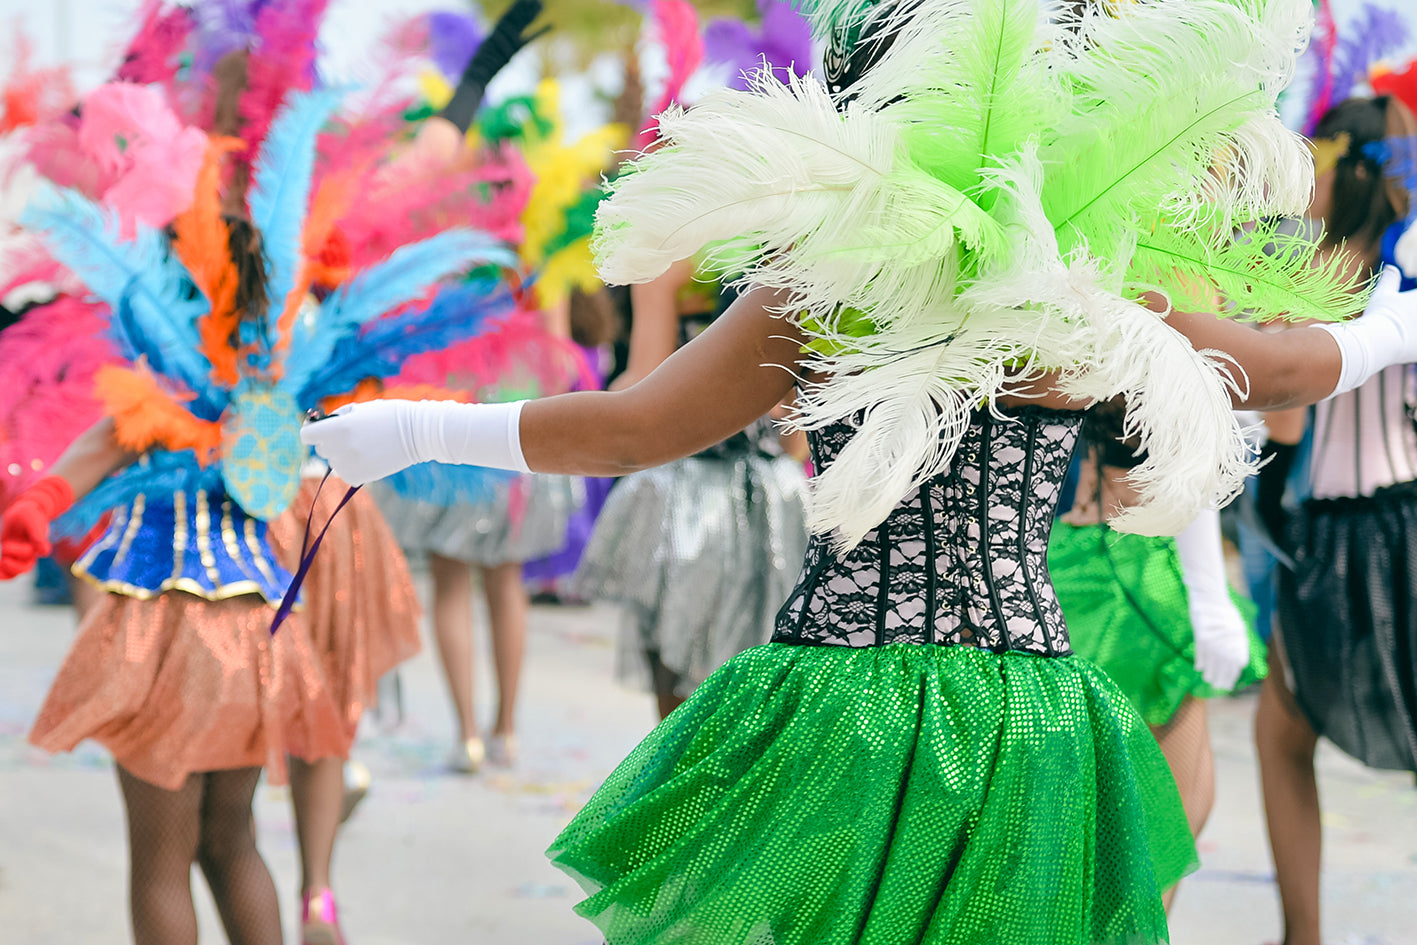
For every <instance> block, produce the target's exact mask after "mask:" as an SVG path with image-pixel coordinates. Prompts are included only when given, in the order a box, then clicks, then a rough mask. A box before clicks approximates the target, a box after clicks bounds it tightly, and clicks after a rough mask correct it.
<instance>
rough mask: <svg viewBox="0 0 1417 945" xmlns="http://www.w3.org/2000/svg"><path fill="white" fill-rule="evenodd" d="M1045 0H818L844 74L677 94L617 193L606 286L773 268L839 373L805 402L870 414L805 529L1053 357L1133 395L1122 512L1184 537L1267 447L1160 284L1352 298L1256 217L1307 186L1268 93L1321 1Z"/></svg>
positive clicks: (941, 442)
mask: <svg viewBox="0 0 1417 945" xmlns="http://www.w3.org/2000/svg"><path fill="white" fill-rule="evenodd" d="M1054 12H1055V11H1053V10H1052V9H1051V8H1042V7H1040V6H1039V4H1038V3H1037V2H1036V0H972V2H964V0H911V2H902V3H895V4H880V5H876V4H871V3H863V2H856V0H850V2H837V3H822V4H819V5H817V6H816V7H815V8H814V9H812V10H811V11H810V15H811V19H812V22H813V24H814V28H815V29H816V30H818V31H819V32H820V33H821V34H822V35H823V37H824V38H825V39H826V40H827V41H828V43H829V44H831V46H832V47H833V48H832V49H830V50H829V51H828V57H827V61H828V73H829V74H828V75H827V76H826V82H823V81H820V80H818V79H815V78H794V79H792V80H791V81H790V82H789V83H787V84H786V85H784V84H783V83H782V82H781V81H779V80H778V79H777V78H774V77H770V76H765V75H759V76H758V77H756V78H755V79H754V80H753V81H752V83H751V85H750V88H749V90H748V91H746V92H744V91H738V90H731V89H730V90H722V91H716V92H712V93H710V94H708V95H706V96H704V97H703V99H701V100H700V102H699V103H698V104H697V105H696V106H695V107H694V109H692V110H691V111H689V112H687V113H685V112H681V111H680V110H678V109H671V110H670V111H669V112H667V113H666V114H664V115H663V116H661V131H662V134H663V138H664V141H665V145H666V146H665V147H663V148H661V149H659V150H657V151H655V152H654V153H651V154H648V155H646V156H644V157H642V158H640V159H639V160H638V161H636V162H635V164H634V165H633V169H632V172H631V173H628V174H626V175H625V176H623V177H621V178H620V179H619V180H618V181H617V182H616V183H615V184H614V185H613V187H614V194H613V196H612V197H611V198H610V199H609V200H608V201H607V202H605V203H603V204H602V205H601V209H600V212H599V215H598V217H597V235H596V251H597V254H598V257H599V260H600V264H601V274H602V276H603V277H604V278H605V280H606V281H607V282H612V283H632V282H643V281H646V280H649V279H652V278H654V277H655V276H657V275H658V274H660V273H661V272H663V271H664V269H665V268H666V267H668V266H669V265H670V264H671V263H672V262H674V261H675V260H679V259H684V258H688V257H691V256H694V255H695V254H696V253H698V252H700V250H701V249H703V248H704V247H708V248H707V250H706V251H705V253H706V257H701V258H706V259H707V260H708V265H709V266H710V267H712V268H716V269H718V270H719V271H721V272H730V273H731V272H741V273H744V275H743V276H742V278H741V283H742V285H743V286H745V287H747V288H753V287H765V288H769V289H775V290H779V291H781V292H783V293H784V301H783V303H782V307H783V311H784V313H788V315H789V317H792V318H793V319H794V320H795V321H796V322H797V324H798V326H799V327H800V329H801V330H802V331H803V333H805V334H806V335H807V337H808V339H809V341H810V344H809V345H808V352H807V355H808V364H807V367H808V368H809V369H810V370H811V371H813V372H815V373H816V374H818V375H819V376H821V377H823V378H824V380H823V381H822V382H821V383H819V384H811V385H807V386H806V387H805V388H804V389H803V390H802V391H801V396H800V398H799V410H800V420H799V421H798V422H799V423H800V424H801V425H802V426H804V427H807V428H814V427H823V426H826V425H828V424H834V423H840V422H847V423H850V424H852V425H853V426H854V427H855V428H856V435H855V436H854V437H853V438H852V440H851V441H850V442H849V443H848V445H847V446H846V448H845V449H844V450H843V451H842V452H841V454H840V455H839V456H838V457H837V459H836V461H835V462H834V463H833V464H832V465H831V466H830V467H829V468H828V469H826V470H825V472H823V473H822V474H821V475H819V476H818V477H817V478H816V480H815V483H814V489H813V499H812V504H811V519H810V521H811V526H812V528H813V529H814V530H815V531H817V532H819V533H833V534H834V535H835V540H836V543H837V545H838V547H842V548H849V547H851V546H854V545H855V544H856V543H857V542H859V541H860V540H861V538H862V537H863V536H864V535H865V534H866V533H867V532H868V531H869V530H870V529H871V528H873V527H874V526H875V525H877V524H878V523H879V522H880V521H882V520H883V519H884V518H885V516H886V515H887V514H888V513H889V512H890V510H891V509H892V508H893V507H894V506H895V504H896V503H897V502H898V501H899V500H900V498H901V497H902V496H904V495H905V494H907V493H908V492H909V491H910V490H911V489H912V488H914V487H916V486H918V485H919V484H921V483H923V482H924V481H926V480H927V479H929V478H930V477H932V476H934V475H937V474H939V473H940V472H942V471H944V470H945V469H947V468H948V467H949V465H950V463H951V461H952V458H953V455H954V451H955V449H956V447H957V445H958V443H959V441H960V438H961V436H962V435H963V433H964V430H965V429H966V427H967V424H968V422H969V416H970V413H971V411H973V410H975V409H977V408H978V407H980V406H981V405H984V406H990V405H992V404H993V403H994V401H995V400H996V399H997V398H998V397H1000V396H1003V395H1005V394H1008V393H1010V392H1011V391H1017V390H1021V389H1024V387H1025V385H1026V383H1027V382H1028V381H1030V380H1031V379H1034V378H1036V377H1038V376H1039V374H1040V373H1041V372H1044V371H1055V372H1058V373H1059V380H1058V381H1057V386H1058V387H1059V389H1061V390H1062V391H1063V392H1064V393H1066V394H1068V395H1071V396H1073V397H1076V398H1078V399H1080V400H1100V399H1106V398H1111V397H1114V396H1117V395H1124V396H1125V398H1126V400H1127V403H1128V414H1127V421H1126V430H1127V433H1128V435H1137V436H1139V437H1140V440H1141V443H1142V446H1143V447H1144V449H1145V450H1146V452H1147V455H1148V459H1147V461H1146V462H1145V463H1143V464H1142V465H1141V466H1140V467H1138V468H1137V469H1136V470H1134V471H1133V472H1132V481H1133V482H1134V483H1135V484H1136V485H1137V486H1138V488H1139V490H1140V492H1141V495H1142V497H1143V500H1144V501H1143V503H1142V504H1141V505H1140V506H1138V507H1136V508H1133V509H1130V510H1128V511H1127V512H1126V513H1124V515H1123V516H1122V518H1120V519H1119V520H1118V522H1117V525H1118V527H1120V528H1123V529H1126V530H1129V531H1136V532H1143V533H1150V534H1164V533H1174V532H1175V531H1177V530H1179V529H1180V528H1181V527H1183V526H1184V525H1185V524H1186V523H1187V522H1189V521H1190V519H1191V518H1192V517H1193V516H1194V514H1195V513H1196V511H1197V510H1198V509H1200V508H1201V507H1203V506H1206V505H1211V504H1215V503H1219V502H1224V501H1226V500H1227V499H1228V498H1230V497H1231V496H1233V495H1234V494H1235V492H1236V491H1237V490H1238V489H1239V488H1240V485H1241V483H1242V482H1243V480H1244V478H1245V476H1246V475H1247V474H1249V473H1250V472H1251V471H1253V469H1254V468H1255V467H1254V463H1253V460H1252V454H1251V452H1250V449H1249V447H1248V446H1247V445H1246V444H1245V440H1244V438H1243V436H1242V435H1241V432H1240V430H1239V429H1238V427H1237V425H1236V422H1235V420H1234V418H1233V416H1232V413H1231V409H1230V389H1231V388H1232V387H1236V386H1241V385H1243V383H1244V379H1243V378H1242V377H1239V376H1235V375H1234V374H1232V373H1229V372H1227V371H1226V369H1225V366H1224V364H1223V363H1221V361H1220V360H1218V358H1217V357H1215V356H1212V355H1207V354H1206V353H1203V352H1197V351H1195V350H1193V349H1192V348H1191V346H1190V344H1189V343H1188V342H1187V340H1186V339H1185V338H1184V337H1183V336H1182V335H1180V334H1179V333H1178V332H1176V331H1175V330H1174V329H1172V328H1170V327H1168V326H1167V324H1166V322H1165V319H1164V317H1163V316H1162V315H1160V314H1157V313H1155V312H1153V311H1151V310H1149V309H1148V308H1147V307H1145V306H1144V305H1143V304H1142V303H1141V301H1140V300H1139V299H1140V295H1141V293H1142V291H1143V290H1145V289H1154V290H1157V291H1159V292H1161V293H1164V295H1165V296H1166V297H1168V298H1169V299H1170V300H1171V302H1172V304H1174V305H1177V306H1183V307H1188V308H1191V309H1193V310H1211V311H1214V310H1216V309H1218V308H1222V307H1223V308H1224V309H1225V311H1226V313H1228V314H1232V315H1240V314H1245V315H1253V316H1260V315H1263V316H1273V315H1276V314H1279V313H1287V314H1292V315H1294V316H1298V317H1313V318H1335V317H1339V316H1341V315H1342V314H1345V313H1347V312H1350V311H1353V310H1355V309H1357V308H1360V307H1361V305H1362V300H1361V298H1358V297H1355V296H1354V295H1353V294H1351V293H1352V291H1353V290H1354V289H1355V288H1356V287H1355V286H1354V285H1352V284H1349V283H1345V282H1344V280H1343V279H1342V278H1341V277H1340V276H1339V274H1338V273H1337V272H1336V271H1335V270H1334V268H1333V267H1327V268H1326V267H1323V266H1319V267H1315V266H1313V265H1311V263H1312V262H1313V258H1314V254H1315V249H1316V248H1315V247H1313V246H1311V245H1307V244H1305V243H1303V242H1302V241H1300V240H1299V239H1297V238H1294V237H1288V236H1285V235H1283V234H1282V233H1281V232H1279V231H1278V230H1277V227H1276V226H1275V225H1274V224H1272V223H1268V222H1266V221H1268V220H1270V219H1271V218H1272V217H1274V216H1275V215H1279V214H1297V213H1300V212H1302V211H1303V210H1304V208H1305V207H1306V206H1307V204H1308V200H1309V191H1310V188H1311V187H1312V164H1311V160H1310V158H1309V154H1308V151H1307V149H1306V148H1305V146H1304V144H1303V142H1302V141H1301V140H1300V139H1299V138H1298V137H1297V136H1296V135H1294V134H1293V133H1292V132H1289V131H1287V130H1285V129H1284V127H1283V126H1282V125H1281V124H1280V121H1279V117H1278V115H1277V114H1276V112H1275V98H1276V96H1277V95H1278V93H1279V91H1280V90H1281V89H1283V88H1284V86H1285V85H1286V83H1288V81H1289V80H1290V77H1291V75H1292V73H1293V69H1294V64H1295V56H1296V51H1297V50H1299V49H1301V48H1302V47H1303V44H1304V42H1305V40H1306V38H1307V35H1308V29H1309V18H1310V11H1309V4H1308V2H1307V0H1234V2H1226V0H1152V2H1136V3H1127V4H1115V5H1107V7H1106V8H1105V9H1104V8H1103V7H1101V6H1097V5H1085V6H1081V7H1080V8H1079V9H1078V10H1077V11H1076V12H1074V13H1071V14H1069V15H1068V16H1067V17H1063V18H1059V19H1056V20H1055V19H1054V18H1053V13H1054ZM1242 228H1243V229H1245V231H1246V235H1245V237H1244V238H1242V239H1237V238H1236V237H1235V234H1236V232H1237V231H1238V230H1240V229H1242ZM1276 245H1278V246H1279V247H1280V248H1281V251H1280V252H1278V253H1275V252H1273V251H1272V249H1273V247H1274V246H1276ZM1267 250H1269V252H1267ZM1222 299H1223V300H1224V301H1223V302H1222Z"/></svg>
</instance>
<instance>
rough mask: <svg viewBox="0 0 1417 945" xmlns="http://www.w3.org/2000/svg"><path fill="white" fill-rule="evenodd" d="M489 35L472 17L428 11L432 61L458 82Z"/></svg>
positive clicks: (452, 79)
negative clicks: (473, 55)
mask: <svg viewBox="0 0 1417 945" xmlns="http://www.w3.org/2000/svg"><path fill="white" fill-rule="evenodd" d="M485 38H486V34H485V33H484V32H483V31H482V27H481V26H478V25H477V21H475V20H474V19H473V18H472V17H470V16H467V15H465V14H462V13H449V12H445V11H441V10H440V11H435V12H433V13H430V14H428V49H429V53H430V54H431V55H432V57H433V64H434V65H436V66H437V67H438V71H439V72H441V73H443V75H444V76H446V77H447V78H448V79H449V81H451V82H457V81H458V79H460V78H462V74H463V70H464V69H466V68H467V64H468V63H469V62H471V61H472V54H473V53H475V52H477V47H478V46H481V45H482V41H483V39H485Z"/></svg>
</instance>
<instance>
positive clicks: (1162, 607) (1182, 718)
mask: <svg viewBox="0 0 1417 945" xmlns="http://www.w3.org/2000/svg"><path fill="white" fill-rule="evenodd" d="M1121 413H1122V411H1121V409H1120V405H1117V404H1108V405H1102V406H1101V407H1097V408H1094V409H1093V410H1091V411H1089V413H1088V416H1087V419H1086V420H1085V421H1084V422H1083V427H1082V434H1081V437H1080V447H1081V448H1082V449H1083V450H1084V454H1083V460H1082V464H1081V475H1080V476H1079V481H1078V484H1077V489H1076V492H1075V497H1074V499H1073V503H1072V506H1071V508H1069V509H1068V510H1067V512H1066V514H1064V515H1063V516H1062V517H1061V518H1060V519H1059V520H1058V522H1056V523H1055V524H1054V526H1053V534H1052V535H1051V536H1050V538H1049V541H1048V572H1049V574H1050V575H1051V577H1052V580H1053V587H1054V590H1055V591H1056V593H1057V595H1058V604H1059V606H1061V607H1062V610H1063V616H1064V617H1065V618H1066V620H1067V624H1068V638H1069V640H1070V641H1071V643H1072V647H1073V652H1075V653H1076V654H1078V655H1079V656H1081V657H1083V658H1084V659H1086V660H1088V661H1090V662H1092V663H1095V664H1096V665H1097V666H1098V667H1099V668H1100V669H1102V670H1103V671H1104V672H1106V673H1107V675H1108V676H1109V677H1110V678H1111V679H1112V681H1113V682H1115V683H1116V684H1117V687H1118V688H1119V689H1121V690H1122V692H1123V693H1125V694H1126V696H1127V700H1128V701H1129V702H1130V703H1131V704H1132V706H1133V708H1135V709H1136V710H1137V714H1139V715H1140V716H1141V717H1142V720H1143V721H1145V722H1146V724H1147V725H1148V726H1149V727H1150V728H1151V731H1152V734H1154V735H1155V736H1156V740H1157V743H1158V744H1159V745H1160V746H1161V753H1162V754H1163V755H1165V756H1166V763H1167V765H1168V766H1169V768H1170V776H1171V777H1173V778H1174V780H1175V783H1176V787H1177V788H1178V789H1179V790H1180V794H1181V803H1182V804H1183V805H1184V807H1185V809H1186V818H1187V820H1188V821H1189V822H1190V825H1191V834H1192V835H1193V836H1194V837H1196V838H1199V837H1200V832H1201V829H1202V828H1203V827H1204V826H1205V822H1206V820H1207V819H1208V818H1209V816H1210V811H1211V806H1212V805H1213V804H1214V801H1215V762H1214V758H1213V756H1212V754H1211V746H1210V729H1209V724H1208V720H1207V717H1206V705H1205V701H1204V700H1206V699H1208V698H1211V697H1213V696H1215V695H1218V694H1221V693H1226V692H1231V691H1235V690H1238V689H1241V688H1244V687H1246V686H1249V685H1252V684H1253V683H1255V682H1256V681H1257V680H1259V679H1261V678H1263V677H1264V674H1265V664H1264V656H1265V650H1264V644H1263V643H1261V642H1260V640H1259V638H1258V636H1256V635H1255V633H1254V632H1253V630H1252V629H1251V627H1250V624H1249V622H1248V621H1247V620H1246V619H1245V617H1244V615H1243V614H1242V613H1241V611H1240V607H1239V605H1238V603H1237V600H1236V599H1235V598H1233V597H1232V595H1231V591H1230V588H1229V585H1228V584H1227V582H1226V579H1225V559H1224V550H1223V548H1222V545H1221V537H1220V513H1219V512H1218V511H1216V510H1214V509H1207V510H1205V511H1203V512H1201V513H1200V515H1198V516H1197V517H1196V520H1195V521H1194V522H1192V523H1191V524H1190V525H1188V526H1186V529H1185V530H1184V531H1182V532H1181V533H1180V534H1179V535H1177V536H1176V537H1175V538H1168V537H1151V536H1146V535H1126V534H1122V533H1119V532H1116V531H1113V530H1112V529H1111V528H1110V527H1109V526H1108V525H1107V520H1108V518H1110V517H1111V515H1113V514H1115V513H1116V512H1117V511H1119V510H1121V509H1123V508H1126V507H1127V506H1128V505H1130V504H1131V503H1133V502H1134V501H1135V500H1136V493H1135V491H1134V490H1133V488H1132V487H1131V485H1130V484H1129V483H1128V482H1127V479H1126V472H1127V470H1130V469H1134V468H1136V466H1138V465H1140V464H1141V462H1142V461H1143V460H1144V458H1145V457H1144V456H1141V455H1138V454H1137V452H1136V450H1135V443H1132V444H1128V443H1126V442H1125V441H1124V439H1123V433H1122V424H1121V420H1122V416H1121ZM1161 793H1162V792H1161V790H1160V789H1159V788H1153V789H1151V790H1150V791H1148V792H1147V796H1149V797H1155V796H1159V795H1160V794H1161ZM1165 898H1166V904H1167V908H1168V909H1169V908H1170V905H1171V902H1172V901H1173V900H1174V898H1175V890H1174V888H1173V889H1171V890H1168V891H1167V893H1166V897H1165Z"/></svg>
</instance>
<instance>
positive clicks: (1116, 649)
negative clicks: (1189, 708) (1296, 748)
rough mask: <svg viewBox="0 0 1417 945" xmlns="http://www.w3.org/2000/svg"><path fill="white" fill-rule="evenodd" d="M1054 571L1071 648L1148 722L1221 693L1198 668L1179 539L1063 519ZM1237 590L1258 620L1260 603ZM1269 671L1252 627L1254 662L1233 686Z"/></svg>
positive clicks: (1051, 564)
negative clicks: (1189, 702) (1189, 698)
mask: <svg viewBox="0 0 1417 945" xmlns="http://www.w3.org/2000/svg"><path fill="white" fill-rule="evenodd" d="M1048 573H1049V574H1050V575H1051V576H1052V578H1053V590H1054V592H1055V593H1056V594H1057V595H1058V603H1059V605H1061V606H1062V608H1063V616H1064V618H1065V619H1066V620H1067V622H1068V638H1069V639H1070V640H1071V641H1072V645H1073V652H1074V653H1076V654H1077V655H1078V656H1081V657H1083V658H1085V659H1087V660H1089V661H1091V662H1093V663H1096V664H1097V665H1098V666H1099V667H1101V669H1102V670H1103V672H1105V673H1106V674H1107V675H1108V676H1110V677H1112V681H1113V682H1115V683H1116V684H1117V687H1118V688H1119V689H1121V690H1122V692H1124V693H1126V696H1127V698H1128V699H1130V700H1131V703H1132V705H1133V706H1135V707H1136V710H1137V711H1138V712H1140V713H1141V717H1142V718H1143V719H1145V720H1146V722H1147V724H1148V725H1165V724H1166V723H1167V722H1169V721H1171V717H1172V716H1173V715H1175V714H1176V710H1177V709H1179V708H1180V707H1181V701H1182V700H1183V699H1185V698H1186V696H1195V697H1196V698H1198V699H1209V698H1211V697H1212V696H1217V695H1220V694H1221V692H1220V691H1219V690H1217V689H1215V688H1213V687H1211V686H1210V685H1209V684H1207V683H1206V681H1205V680H1204V679H1202V678H1201V674H1200V673H1198V672H1196V666H1195V659H1196V646H1195V638H1194V636H1193V633H1192V630H1191V618H1190V612H1189V610H1188V609H1187V603H1186V585H1185V583H1184V582H1183V581H1182V579H1181V562H1180V559H1179V557H1177V554H1176V540H1175V539H1174V538H1151V537H1147V536H1145V535H1127V534H1123V533H1122V532H1118V531H1114V530H1112V529H1111V528H1108V527H1107V526H1105V525H1068V524H1066V523H1063V522H1057V523H1055V524H1054V526H1053V535H1052V537H1051V538H1050V539H1049V542H1048ZM1231 596H1232V597H1234V599H1235V603H1236V605H1237V606H1239V608H1240V613H1241V614H1242V615H1243V616H1244V617H1245V619H1246V620H1248V621H1251V622H1252V620H1253V617H1254V605H1253V604H1251V603H1250V602H1249V601H1247V600H1244V599H1242V598H1239V597H1235V595H1234V594H1233V592H1232V595H1231ZM1266 672H1267V670H1266V668H1265V646H1264V643H1262V642H1261V641H1260V638H1259V637H1258V636H1256V635H1255V633H1254V630H1253V629H1251V631H1250V662H1249V665H1248V666H1246V667H1245V669H1244V671H1243V672H1242V673H1241V674H1240V680H1239V682H1237V683H1236V684H1235V688H1236V689H1237V690H1239V689H1244V688H1245V687H1246V686H1250V685H1253V684H1254V683H1256V682H1258V681H1259V680H1261V679H1263V678H1264V677H1265V673H1266Z"/></svg>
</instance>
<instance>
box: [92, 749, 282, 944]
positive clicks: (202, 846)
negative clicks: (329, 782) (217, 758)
mask: <svg viewBox="0 0 1417 945" xmlns="http://www.w3.org/2000/svg"><path fill="white" fill-rule="evenodd" d="M260 775H261V772H260V769H259V768H239V769H236V770H233V771H213V772H206V773H200V774H193V775H191V776H189V777H188V778H187V781H186V783H184V784H183V785H182V787H180V788H178V789H177V790H176V791H168V790H164V789H163V788H160V787H157V786H156V785H153V784H150V783H148V782H146V781H144V780H142V779H141V778H138V777H135V776H134V775H132V774H131V773H129V772H128V771H126V770H124V769H123V768H122V767H120V768H119V769H118V783H119V786H120V787H121V789H122V791H123V802H124V805H125V807H126V809H127V817H128V854H129V866H128V868H129V876H128V898H129V907H130V909H131V912H132V923H133V940H134V943H135V945H193V943H195V942H196V941H197V916H196V910H195V908H194V907H193V904H192V864H193V863H194V862H195V863H198V864H199V865H200V866H201V868H202V873H203V874H204V875H205V876H206V879H207V885H208V886H209V887H210V888H211V891H212V898H213V899H214V900H215V902H216V906H217V911H218V912H219V913H220V914H221V920H222V925H223V926H224V927H225V928H226V935H227V938H228V939H229V940H230V942H231V945H280V941H281V928H280V909H279V903H278V901H277V899H276V891H275V885H274V883H272V881H271V874H270V872H269V871H268V870H267V869H266V864H265V862H264V861H263V860H262V859H261V855H260V853H259V852H258V851H257V850H256V833H255V824H254V822H253V821H252V818H251V798H252V796H253V795H254V794H255V791H256V782H257V781H258V780H259V778H260Z"/></svg>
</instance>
